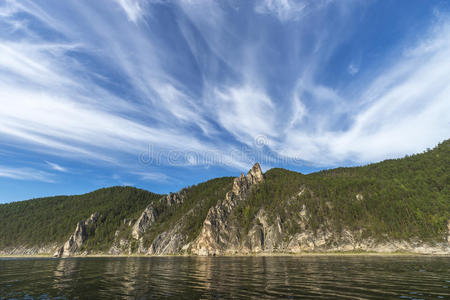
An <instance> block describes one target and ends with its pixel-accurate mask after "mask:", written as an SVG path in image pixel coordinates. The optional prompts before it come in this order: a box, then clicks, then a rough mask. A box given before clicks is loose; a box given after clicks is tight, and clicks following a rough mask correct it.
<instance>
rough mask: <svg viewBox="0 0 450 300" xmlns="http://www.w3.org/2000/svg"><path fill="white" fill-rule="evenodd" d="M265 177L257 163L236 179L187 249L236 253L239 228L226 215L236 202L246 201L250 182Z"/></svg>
mask: <svg viewBox="0 0 450 300" xmlns="http://www.w3.org/2000/svg"><path fill="white" fill-rule="evenodd" d="M263 180H264V176H263V173H262V170H261V167H260V165H259V164H258V163H256V164H255V165H254V166H253V168H252V169H251V170H250V171H249V172H248V173H247V175H246V176H244V174H241V176H240V177H238V178H235V179H234V182H233V189H232V190H231V191H230V192H228V193H227V194H226V196H225V199H224V200H222V201H220V202H219V203H218V204H217V205H216V206H215V207H212V208H211V209H210V210H209V212H208V215H207V216H206V219H205V221H204V222H203V227H202V229H201V233H200V235H199V236H198V238H197V239H196V240H195V241H194V242H193V243H192V245H190V247H189V248H188V249H189V251H190V252H192V253H194V254H198V255H217V254H224V253H227V252H235V251H236V249H237V248H239V245H240V243H241V241H240V239H239V236H240V235H239V227H238V226H236V224H234V223H233V221H232V220H230V218H229V216H230V214H231V213H232V211H233V209H234V208H235V207H236V205H237V204H238V203H239V202H241V201H245V200H246V199H247V197H248V195H249V192H250V190H251V188H252V186H253V185H255V184H258V183H260V182H261V181H263Z"/></svg>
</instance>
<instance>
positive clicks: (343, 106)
mask: <svg viewBox="0 0 450 300" xmlns="http://www.w3.org/2000/svg"><path fill="white" fill-rule="evenodd" d="M449 137H450V2H449V1H433V0H427V1H423V0H411V1H395V0H379V1H375V0H346V1H338V0H336V1H333V0H310V1H306V0H298V1H297V0H295V1H294V0H255V1H237V0H220V1H212V0H179V1H163V0H150V1H143V0H142V1H139V0H115V1H112V0H109V1H106V0H99V1H88V0H79V1H76V0H73V1H70V0H67V1H59V0H53V1H51V0H49V1H40V0H33V1H28V0H21V1H14V0H2V1H0V203H3V202H10V201H17V200H25V199H30V198H36V197H42V196H50V195H61V194H80V193H85V192H89V191H92V190H95V189H97V188H101V187H107V186H115V185H131V186H136V187H139V188H144V189H147V190H150V191H153V192H156V193H167V192H171V191H177V190H179V189H181V188H182V187H185V186H189V185H193V184H197V183H199V182H202V181H205V180H208V179H211V178H214V177H219V176H238V175H239V174H240V173H241V172H246V171H247V170H248V169H249V168H250V167H251V166H252V165H253V164H254V163H255V162H256V161H258V162H260V164H261V166H262V168H263V171H267V170H268V169H270V168H273V167H281V168H287V169H290V170H295V171H299V172H302V173H310V172H314V171H317V170H321V169H328V168H333V167H338V166H357V165H364V164H367V163H372V162H378V161H381V160H384V159H390V158H399V157H403V156H405V155H410V154H414V153H421V152H423V151H425V150H426V149H427V148H433V147H434V146H436V145H437V144H438V143H439V142H441V141H443V140H445V139H448V138H449Z"/></svg>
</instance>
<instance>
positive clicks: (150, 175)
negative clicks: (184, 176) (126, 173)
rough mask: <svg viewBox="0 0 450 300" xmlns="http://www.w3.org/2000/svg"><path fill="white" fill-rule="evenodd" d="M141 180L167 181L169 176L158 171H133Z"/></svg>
mask: <svg viewBox="0 0 450 300" xmlns="http://www.w3.org/2000/svg"><path fill="white" fill-rule="evenodd" d="M133 174H134V175H137V176H138V177H139V178H140V179H141V180H144V181H152V182H167V181H168V180H169V177H168V176H167V175H166V174H163V173H159V172H134V173H133Z"/></svg>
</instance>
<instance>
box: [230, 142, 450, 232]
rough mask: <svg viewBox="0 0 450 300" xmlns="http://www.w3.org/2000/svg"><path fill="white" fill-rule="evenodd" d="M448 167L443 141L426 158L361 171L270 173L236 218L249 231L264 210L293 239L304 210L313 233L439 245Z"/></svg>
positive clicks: (449, 146) (449, 204) (449, 201)
mask: <svg viewBox="0 0 450 300" xmlns="http://www.w3.org/2000/svg"><path fill="white" fill-rule="evenodd" d="M449 166H450V140H447V141H445V142H443V143H441V144H440V145H439V146H438V147H436V148H435V149H433V150H429V151H428V152H426V153H422V154H418V155H413V156H408V157H405V158H402V159H395V160H386V161H383V162H380V163H376V164H371V165H367V166H363V167H353V168H338V169H333V170H326V171H321V172H317V173H313V174H308V175H303V174H299V173H296V172H291V171H287V170H284V169H271V170H269V171H268V172H267V173H266V174H265V180H264V182H263V183H261V184H259V185H258V186H256V187H255V188H254V189H253V191H252V193H251V195H250V197H249V199H248V201H246V202H242V203H240V204H239V206H238V207H237V208H236V209H235V211H234V214H235V217H236V219H237V220H238V222H239V224H240V226H241V227H242V228H243V230H244V231H248V230H249V226H250V225H252V224H253V222H254V216H255V215H256V213H257V211H258V210H259V209H260V208H261V207H264V209H265V210H266V212H267V213H268V214H269V217H270V218H271V219H272V220H271V221H272V222H273V221H274V220H273V218H274V217H276V216H279V217H280V218H281V222H283V223H284V226H285V227H286V228H287V229H288V232H290V233H295V232H298V231H299V230H300V229H299V226H298V220H299V212H300V211H301V209H302V208H303V205H304V206H305V207H306V209H307V211H308V212H309V219H308V221H307V224H306V226H307V228H310V229H313V230H317V229H318V228H319V227H320V226H323V225H325V226H328V227H329V228H333V229H335V230H336V231H337V232H339V231H340V230H341V229H343V228H348V229H350V230H353V231H359V230H361V231H362V232H363V235H364V236H372V237H374V238H377V239H383V238H385V237H386V236H389V237H391V238H397V239H409V238H412V237H419V238H421V239H423V240H441V239H442V238H443V237H444V235H445V234H446V232H447V220H449V219H450V179H449V178H450V177H449V176H450V175H449V174H450V170H449ZM302 189H305V191H304V192H303V193H302V194H301V195H300V196H298V195H297V194H298V193H299V192H300V191H301V190H302ZM357 195H360V196H359V199H358V198H357ZM361 196H362V197H361Z"/></svg>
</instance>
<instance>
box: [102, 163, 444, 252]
mask: <svg viewBox="0 0 450 300" xmlns="http://www.w3.org/2000/svg"><path fill="white" fill-rule="evenodd" d="M263 181H264V175H263V173H262V170H261V167H260V165H259V164H258V163H256V164H255V165H254V166H253V168H252V169H251V170H250V171H249V172H248V173H247V174H246V175H244V174H241V176H240V177H237V178H234V180H233V184H232V187H231V189H230V190H229V191H228V192H227V193H226V194H225V197H224V198H223V199H219V200H218V201H217V203H216V204H215V205H214V206H212V207H210V208H209V210H208V212H207V215H206V217H205V219H204V221H203V222H202V224H201V227H200V231H199V233H198V235H196V236H195V237H194V238H189V236H188V235H187V234H186V231H184V230H183V228H184V227H186V223H187V222H188V220H189V218H191V217H193V216H194V213H195V210H194V209H191V210H189V211H187V212H186V213H185V214H184V215H182V216H181V217H180V218H179V219H177V221H176V222H174V223H172V224H171V226H166V228H165V230H163V231H161V232H159V234H157V235H155V236H153V237H151V238H149V236H147V235H146V232H148V231H149V230H152V227H153V226H155V227H159V226H161V224H158V223H157V221H158V219H159V218H160V217H161V216H164V215H165V213H167V210H173V209H181V207H182V205H183V202H184V199H185V197H186V196H185V193H184V192H183V193H175V194H170V195H168V196H166V197H163V198H161V200H160V201H159V206H158V207H159V208H155V204H151V205H149V206H148V207H147V208H146V209H145V210H144V211H143V212H142V214H141V216H140V217H139V218H138V219H137V220H136V222H135V223H134V224H132V225H130V226H131V236H129V238H128V239H121V240H119V241H117V242H116V243H115V245H114V246H113V247H112V249H111V250H110V253H111V254H119V253H124V254H130V253H133V252H136V253H138V254H148V255H168V254H194V255H213V256H215V255H234V254H257V253H261V254H264V253H266V254H272V253H302V252H336V251H339V252H341V251H370V252H396V251H400V252H413V253H427V254H450V221H449V222H448V228H447V235H449V236H448V237H447V236H446V237H445V239H446V240H442V241H441V242H438V243H427V242H424V241H422V240H420V239H417V238H412V239H409V240H396V239H389V238H386V239H382V240H379V239H378V240H377V239H375V238H373V237H366V236H364V233H363V230H362V229H360V230H356V231H355V230H351V229H349V228H345V227H343V228H340V229H337V228H334V225H333V224H332V223H331V221H330V220H324V222H323V223H322V224H319V225H318V226H317V228H314V229H313V228H311V226H310V220H311V219H312V217H313V216H312V214H313V213H314V212H312V211H310V210H308V208H307V206H306V205H305V204H302V205H301V206H300V207H298V208H297V207H296V206H295V205H292V203H295V202H298V199H301V198H302V197H306V198H307V197H314V193H313V192H312V191H311V190H310V189H309V188H308V187H307V186H305V185H300V186H299V188H298V190H297V191H296V192H295V193H294V195H293V196H291V198H290V200H289V201H286V202H285V207H283V208H281V209H280V211H279V213H273V212H271V213H269V212H267V209H266V208H265V207H259V208H257V209H256V214H255V215H254V216H253V217H252V218H251V222H250V224H249V226H248V229H247V230H245V229H244V228H242V226H241V224H240V220H239V217H237V215H236V212H235V210H236V209H237V208H238V207H241V206H248V205H249V203H248V201H249V197H250V195H251V194H252V191H254V189H257V188H258V185H260V184H261V183H262V182H263ZM354 199H355V200H352V201H358V202H360V201H363V199H364V196H363V195H362V194H361V193H356V194H355V195H354ZM326 207H327V209H328V210H332V209H333V205H332V204H331V203H330V202H326ZM297 209H298V210H297ZM296 210H297V211H296ZM286 213H289V214H290V217H289V220H286V219H284V218H285V217H283V216H286ZM293 223H294V225H295V228H296V229H295V230H294V231H293V230H292V226H293V225H292V224H293ZM146 239H151V241H150V240H146ZM133 242H135V243H137V244H138V246H137V248H136V249H135V250H133V249H132V247H131V245H132V244H133ZM146 244H147V246H145V245H146Z"/></svg>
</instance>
